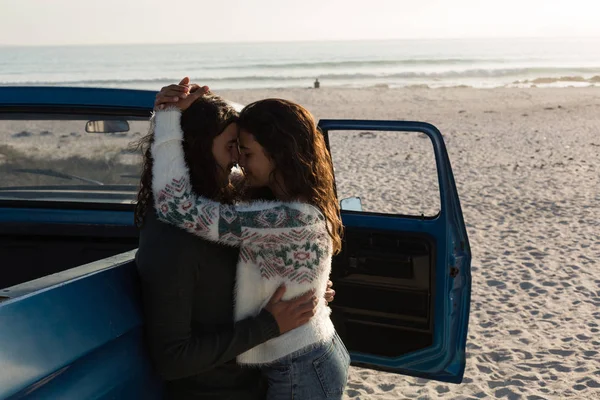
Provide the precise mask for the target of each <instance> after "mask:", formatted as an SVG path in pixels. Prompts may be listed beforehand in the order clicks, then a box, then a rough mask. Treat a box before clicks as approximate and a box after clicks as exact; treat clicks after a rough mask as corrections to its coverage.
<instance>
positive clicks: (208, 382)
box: [136, 209, 279, 400]
mask: <svg viewBox="0 0 600 400" xmlns="http://www.w3.org/2000/svg"><path fill="white" fill-rule="evenodd" d="M238 254H239V251H238V249H236V248H232V247H225V246H222V245H218V244H216V243H211V242H208V241H206V240H203V239H200V238H198V237H196V236H193V235H191V234H189V233H186V232H184V231H183V230H181V229H179V228H176V227H174V226H171V225H167V224H164V223H162V222H160V221H158V220H157V218H156V215H155V212H154V210H153V209H150V210H148V212H147V215H146V218H145V221H144V226H143V227H142V229H141V230H140V243H139V249H138V252H137V254H136V262H137V267H138V272H139V275H140V278H141V283H142V294H143V302H144V312H145V317H146V335H147V339H148V344H149V347H150V354H151V357H152V359H153V362H154V365H155V368H156V370H157V371H158V373H159V374H160V375H161V376H162V377H163V378H164V379H165V380H166V381H167V395H168V398H170V399H178V400H179V399H263V398H264V390H265V384H264V382H263V381H262V378H261V376H260V373H259V371H258V370H257V369H254V368H248V367H244V368H242V367H239V366H238V365H236V363H235V357H236V356H237V355H238V354H241V353H243V352H245V351H247V350H249V349H251V348H252V347H254V346H256V345H258V344H260V343H263V342H265V341H267V340H269V339H271V338H273V337H275V336H277V335H279V329H278V326H277V322H276V321H275V319H274V318H273V316H272V315H271V314H270V313H268V312H267V311H265V310H263V311H262V312H261V313H260V314H259V315H258V316H257V317H255V318H248V319H245V320H243V321H240V322H237V323H235V324H234V323H233V291H234V283H235V271H236V264H237V261H238Z"/></svg>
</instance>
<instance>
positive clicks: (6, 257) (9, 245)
mask: <svg viewBox="0 0 600 400" xmlns="http://www.w3.org/2000/svg"><path fill="white" fill-rule="evenodd" d="M137 247H138V231H137V229H136V228H135V227H134V226H118V225H89V224H23V223H19V224H14V223H3V224H0V259H1V260H2V265H3V268H2V269H1V270H0V289H2V288H6V287H10V286H14V285H18V284H20V283H23V282H28V281H31V280H33V279H37V278H41V277H43V276H47V275H51V274H54V273H56V272H60V271H64V270H67V269H70V268H74V267H77V266H80V265H83V264H87V263H90V262H92V261H97V260H101V259H103V258H106V257H110V256H114V255H116V254H120V253H123V252H126V251H129V250H132V249H135V248H137Z"/></svg>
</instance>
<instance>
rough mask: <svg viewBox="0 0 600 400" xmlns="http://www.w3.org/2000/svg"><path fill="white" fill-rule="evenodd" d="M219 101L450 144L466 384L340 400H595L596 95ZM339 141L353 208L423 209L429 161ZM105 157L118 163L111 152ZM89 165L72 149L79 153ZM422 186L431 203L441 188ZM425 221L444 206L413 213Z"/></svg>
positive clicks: (481, 92) (599, 239)
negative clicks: (419, 168)
mask: <svg viewBox="0 0 600 400" xmlns="http://www.w3.org/2000/svg"><path fill="white" fill-rule="evenodd" d="M157 89H158V88H157ZM220 94H221V95H223V96H225V97H226V98H228V99H230V100H233V101H236V102H239V103H242V104H248V103H250V102H252V101H254V100H258V99H262V98H266V97H281V98H286V99H290V100H293V101H296V102H298V103H300V104H302V105H304V106H306V107H307V108H308V109H309V110H310V111H311V112H312V113H313V114H314V115H315V117H316V118H317V119H319V118H353V119H355V118H356V119H392V120H395V119H401V120H415V121H427V122H430V123H432V124H434V125H435V126H437V127H438V128H439V129H440V130H441V132H442V133H443V135H444V138H445V142H446V146H447V148H448V152H449V155H450V160H451V163H452V167H453V171H454V175H455V179H456V184H457V187H458V191H459V195H460V199H461V202H462V207H463V212H464V218H465V222H466V224H467V230H468V234H469V239H470V242H471V249H472V252H473V262H472V275H473V293H472V305H471V318H470V326H469V336H468V344H467V368H466V372H465V378H464V382H463V383H462V384H460V385H453V384H443V383H438V382H429V381H426V380H423V379H415V378H410V377H405V376H400V375H394V374H389V373H381V372H374V371H370V370H364V369H359V368H354V367H353V368H352V370H351V375H350V382H349V385H348V389H347V391H346V396H345V397H346V398H348V399H405V398H407V399H484V398H506V399H527V400H536V399H562V398H573V399H600V354H599V352H600V334H599V332H600V264H599V263H598V260H599V259H600V217H599V215H600V87H596V88H594V87H590V88H561V89H559V88H556V89H554V88H545V89H541V88H530V89H471V88H445V89H426V88H406V89H387V88H385V87H380V88H370V89H342V88H327V87H326V84H324V87H322V88H321V89H319V90H314V89H273V90H238V91H223V92H220ZM139 131H143V127H140V128H139V129H138V128H136V129H135V130H134V131H132V132H131V133H129V134H128V135H125V136H123V137H119V138H114V139H110V140H109V139H105V142H107V143H108V142H111V140H114V142H113V144H115V145H116V146H117V147H119V146H125V144H126V143H128V142H130V141H133V140H135V139H136V138H137V137H139V134H137V136H136V132H139ZM13 134H14V132H0V140H1V141H2V143H3V144H5V145H7V146H9V147H15V148H18V149H19V151H23V152H29V151H34V150H32V149H31V147H34V146H35V147H36V149H37V150H35V153H36V154H37V155H40V154H43V153H46V149H51V150H48V152H50V153H52V154H53V156H54V157H60V154H61V153H60V152H58V153H57V151H56V146H55V143H54V142H52V143H49V144H46V145H43V146H42V145H41V142H40V143H38V144H35V143H34V142H33V141H31V146H29V145H28V144H27V143H30V142H29V139H30V138H28V137H14V136H13V137H11V136H10V135H13ZM66 134H67V135H68V134H69V133H68V132H67V133H66ZM36 135H37V134H36ZM79 139H80V138H79V137H76V136H75V134H74V135H72V136H68V137H67V136H65V137H59V136H50V135H48V137H47V138H45V139H44V140H48V141H58V140H62V142H61V143H62V146H63V148H65V149H74V147H70V146H69V143H71V142H72V143H76V142H77V140H79ZM94 140H95V139H94ZM336 140H337V141H336ZM336 140H332V149H333V150H332V151H333V153H334V162H335V161H336V157H338V159H339V160H340V162H339V163H338V162H336V175H338V185H340V187H342V188H343V191H344V194H345V195H346V194H347V195H353V194H354V195H361V196H365V199H366V201H367V202H368V206H369V207H372V208H374V209H379V210H386V212H393V211H394V210H396V209H397V208H398V207H402V204H403V203H405V202H410V201H411V200H414V199H415V198H416V197H420V196H416V195H415V192H414V191H412V190H407V189H406V187H405V186H403V185H404V184H405V181H406V180H407V179H410V178H411V177H412V176H411V175H410V174H408V175H407V173H406V172H405V169H406V166H409V165H412V163H413V162H415V163H417V164H418V163H421V164H423V166H424V167H426V165H425V163H424V161H425V160H426V159H425V158H421V157H413V158H412V159H411V158H407V157H410V154H411V153H412V154H417V156H418V155H419V154H420V153H418V151H420V150H416V149H411V148H407V147H406V146H405V145H403V142H402V140H396V138H395V137H393V138H392V137H390V136H386V135H383V134H382V135H371V136H369V135H362V136H361V135H359V134H356V135H354V136H352V138H351V139H349V140H342V139H339V140H338V139H336ZM417 142H418V141H417ZM421 142H423V143H427V141H421ZM36 143H37V142H36ZM103 146H108V145H106V144H103ZM106 148H107V149H110V151H111V152H117V153H118V151H117V150H116V149H115V147H114V146H112V147H111V146H108V147H106ZM351 149H354V150H351ZM4 150H5V153H6V148H4ZM85 151H86V150H85V146H80V147H78V150H77V152H85ZM107 151H108V150H107ZM336 152H337V153H336ZM117 153H115V154H117ZM48 154H49V153H48ZM57 154H59V155H58V156H57ZM62 154H69V155H72V154H73V152H72V151H71V150H69V151H67V152H64V153H62ZM111 154H112V153H111ZM124 156H127V154H124ZM4 157H5V158H6V156H4ZM111 157H112V155H111ZM1 158H2V156H1V155H0V159H1ZM402 168H405V169H403V170H402V172H399V171H401V169H402ZM374 174H376V175H377V178H376V179H375V178H373V176H374ZM421 184H422V185H425V187H424V189H423V190H427V189H428V188H431V185H434V184H435V180H429V181H423V182H421ZM371 187H376V188H378V190H379V192H373V193H377V194H373V193H371V196H370V197H369V194H368V193H363V192H365V191H366V192H371V189H370V188H371ZM398 188H402V190H401V189H398ZM340 197H342V196H340ZM434 199H435V198H434ZM390 204H391V205H390ZM390 207H391V208H390ZM430 207H433V208H432V209H435V207H436V204H435V203H431V204H430V203H426V204H420V205H418V208H419V209H421V208H423V209H425V210H426V211H428V210H430ZM417 211H418V210H417Z"/></svg>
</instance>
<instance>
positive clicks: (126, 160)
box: [0, 87, 471, 399]
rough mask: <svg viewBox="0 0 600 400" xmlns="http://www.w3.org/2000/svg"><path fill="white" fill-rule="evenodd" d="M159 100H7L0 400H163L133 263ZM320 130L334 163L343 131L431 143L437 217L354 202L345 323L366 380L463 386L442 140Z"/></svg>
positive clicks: (467, 258) (466, 269) (1, 119)
mask: <svg viewBox="0 0 600 400" xmlns="http://www.w3.org/2000/svg"><path fill="white" fill-rule="evenodd" d="M154 95H155V93H154V92H150V91H138V90H119V89H90V88H60V87H0V138H2V140H1V141H0V143H2V144H0V265H1V267H0V399H21V398H35V399H58V398H60V399H88V398H89V399H92V398H93V399H108V398H110V399H134V398H135V399H138V398H139V399H141V398H143V399H153V398H161V396H162V383H161V381H160V379H159V378H158V377H157V375H156V374H155V372H154V370H153V367H152V365H151V363H150V361H149V358H148V354H147V350H146V346H145V342H144V334H143V329H144V319H143V316H142V313H141V304H140V301H141V298H140V289H139V285H138V277H137V273H136V267H135V262H134V255H135V249H136V248H137V243H138V231H137V229H136V227H135V224H134V219H133V207H134V202H135V197H136V192H137V188H138V180H139V172H140V170H139V163H138V161H139V159H137V158H136V157H137V156H136V151H135V149H134V148H132V146H131V145H130V143H132V142H135V140H136V139H137V138H139V137H141V136H143V135H144V134H146V133H147V130H148V118H149V116H150V114H151V112H152V105H153V100H154ZM319 126H320V128H321V130H322V132H323V134H324V135H326V138H327V139H328V140H327V143H328V145H329V146H330V147H333V144H332V143H334V141H333V140H331V139H332V137H333V135H335V134H337V133H338V132H344V131H361V132H363V133H364V132H368V133H369V134H371V135H375V134H376V133H377V132H383V131H385V132H393V133H397V134H398V135H399V136H401V135H402V134H405V133H407V132H416V133H418V134H419V135H420V138H421V139H422V138H425V139H429V140H430V144H431V146H430V147H431V149H432V153H433V157H432V160H434V163H435V166H434V167H433V169H432V171H433V175H435V174H437V176H435V177H434V179H433V180H432V181H433V182H434V183H435V184H436V188H437V189H436V190H437V193H436V200H437V201H438V202H439V210H438V211H437V212H436V213H435V214H434V215H427V216H426V215H424V214H422V215H404V214H401V213H392V212H373V211H368V210H365V209H363V204H361V200H360V198H359V197H358V196H349V197H347V198H344V199H342V200H341V203H342V218H343V222H344V225H345V236H344V243H343V251H342V252H341V253H340V254H339V255H337V256H336V257H335V258H334V261H333V266H332V280H333V281H334V286H335V289H336V299H335V301H334V302H333V303H332V304H331V307H332V309H333V313H332V318H333V319H334V323H335V325H336V329H337V330H338V331H339V332H340V335H341V336H342V338H343V340H344V342H345V344H346V346H347V347H348V349H349V351H350V353H351V356H352V364H353V365H355V366H359V367H363V368H371V369H377V370H382V371H388V372H394V373H398V374H405V375H411V376H418V377H423V378H428V379H434V380H439V381H445V382H454V383H460V382H461V381H462V377H463V373H464V369H465V345H466V337H467V326H468V316H469V302H470V293H471V275H470V264H471V252H470V247H469V240H468V237H467V233H466V230H465V224H464V221H463V216H462V211H461V207H460V202H459V196H458V193H457V189H456V186H455V182H454V178H453V174H452V169H451V167H450V161H449V158H448V154H447V152H446V147H445V144H444V140H443V137H442V135H441V134H440V132H439V131H438V130H437V129H436V128H435V127H433V126H432V125H429V124H426V123H418V122H401V121H366V120H360V121H357V120H321V121H320V122H319ZM361 135H362V133H361ZM331 150H333V151H335V149H331ZM136 160H137V161H136ZM405 163H410V161H409V157H407V158H406V161H405ZM334 164H335V157H334ZM336 175H337V172H336ZM336 179H337V177H336ZM338 195H339V192H338Z"/></svg>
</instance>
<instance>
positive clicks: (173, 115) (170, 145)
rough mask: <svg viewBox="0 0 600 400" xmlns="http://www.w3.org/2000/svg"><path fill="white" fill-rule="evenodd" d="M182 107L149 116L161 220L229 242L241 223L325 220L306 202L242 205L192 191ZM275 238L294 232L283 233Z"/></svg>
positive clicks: (264, 225)
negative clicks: (151, 122) (184, 150)
mask: <svg viewBox="0 0 600 400" xmlns="http://www.w3.org/2000/svg"><path fill="white" fill-rule="evenodd" d="M180 120H181V111H180V110H179V109H173V108H171V109H168V110H166V111H158V112H156V115H155V120H154V144H153V145H152V157H153V160H154V161H153V167H152V176H153V179H152V190H153V194H154V204H155V208H156V210H157V215H158V217H159V219H160V220H162V221H165V222H168V223H170V224H172V225H176V226H178V227H180V228H182V229H185V230H186V231H188V232H190V233H193V234H194V235H197V236H201V237H203V238H205V239H208V240H211V241H215V242H221V243H224V244H228V245H233V246H240V245H241V242H242V240H246V241H247V242H248V241H251V240H252V237H253V236H252V235H247V236H246V237H244V234H243V232H244V229H243V228H249V229H261V230H264V229H279V228H288V229H294V228H300V227H306V226H310V225H315V224H316V223H319V222H322V221H323V220H324V218H323V216H322V214H321V213H320V212H319V211H318V210H317V209H316V208H314V207H312V206H309V205H306V204H296V203H289V204H288V203H285V204H283V203H279V202H254V203H251V204H246V205H242V206H232V205H226V204H220V203H218V202H215V201H212V200H210V199H207V198H205V197H202V196H198V195H196V194H194V193H193V191H192V187H191V183H190V175H189V169H188V168H187V165H186V163H185V159H184V153H183V146H182V141H183V131H182V130H181V124H180ZM279 239H280V240H284V241H289V242H293V241H295V240H296V239H297V238H296V237H293V235H292V236H289V235H288V236H286V235H282V236H281V237H280V238H279Z"/></svg>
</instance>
